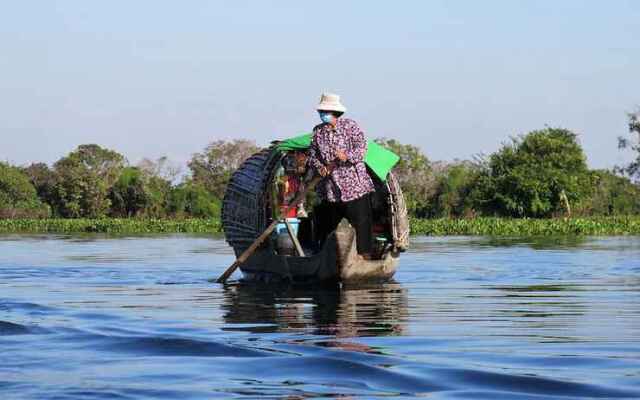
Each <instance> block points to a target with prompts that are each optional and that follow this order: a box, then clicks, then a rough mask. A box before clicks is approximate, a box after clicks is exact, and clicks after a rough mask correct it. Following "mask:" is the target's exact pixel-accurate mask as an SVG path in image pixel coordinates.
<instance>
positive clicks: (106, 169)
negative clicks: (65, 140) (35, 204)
mask: <svg viewBox="0 0 640 400" xmlns="http://www.w3.org/2000/svg"><path fill="white" fill-rule="evenodd" d="M124 164H125V159H124V157H123V156H122V155H121V154H119V153H117V152H115V151H113V150H109V149H104V148H102V147H100V146H98V145H96V144H83V145H80V146H78V148H77V149H76V150H75V151H73V152H71V153H69V154H68V155H67V156H66V157H64V158H62V159H60V160H58V161H57V162H56V163H55V164H54V166H53V169H54V171H55V173H56V176H57V184H56V187H55V197H56V199H57V201H56V202H57V205H56V206H57V211H58V214H59V215H61V216H63V217H71V218H77V217H88V218H98V217H103V216H105V215H106V214H107V212H108V211H109V207H110V205H111V201H110V200H109V198H108V191H109V188H110V187H111V186H112V185H113V184H114V183H115V181H116V180H117V179H118V177H119V176H120V171H121V170H122V168H123V167H124Z"/></svg>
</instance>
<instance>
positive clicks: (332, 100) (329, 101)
mask: <svg viewBox="0 0 640 400" xmlns="http://www.w3.org/2000/svg"><path fill="white" fill-rule="evenodd" d="M316 110H318V111H338V112H345V111H347V108H346V107H345V106H343V105H342V103H341V102H340V96H338V95H337V94H333V93H323V94H322V96H320V103H319V104H318V107H316Z"/></svg>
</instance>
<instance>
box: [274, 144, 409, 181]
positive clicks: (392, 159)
mask: <svg viewBox="0 0 640 400" xmlns="http://www.w3.org/2000/svg"><path fill="white" fill-rule="evenodd" d="M311 136H312V134H311V133H305V134H303V135H299V136H296V137H292V138H290V139H286V140H283V141H282V142H280V143H278V146H277V148H278V150H280V151H292V150H305V149H308V148H309V146H310V145H311ZM399 160H400V157H399V156H398V155H397V154H396V153H394V152H392V151H390V150H387V149H385V148H384V147H382V146H380V145H379V144H378V143H376V142H374V141H373V140H367V154H365V156H364V162H365V164H367V166H368V167H369V168H371V170H372V171H373V172H374V173H375V174H376V175H377V176H378V178H380V179H381V180H382V181H383V182H384V181H386V180H387V174H389V171H391V168H393V167H394V165H396V164H397V163H398V161H399Z"/></svg>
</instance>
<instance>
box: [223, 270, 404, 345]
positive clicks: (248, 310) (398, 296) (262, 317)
mask: <svg viewBox="0 0 640 400" xmlns="http://www.w3.org/2000/svg"><path fill="white" fill-rule="evenodd" d="M224 297H225V300H224V305H223V307H224V308H225V311H226V312H225V314H224V320H225V322H226V323H227V324H242V325H243V326H242V327H239V328H237V329H240V330H247V331H250V332H291V331H304V332H309V333H312V334H317V335H330V336H335V337H337V338H348V337H357V336H389V335H402V334H403V332H404V324H405V320H406V318H407V315H408V310H407V307H408V301H407V291H406V289H404V288H403V287H402V286H400V285H399V284H396V283H386V284H381V285H375V286H368V287H361V288H338V287H336V288H333V287H330V288H308V287H305V288H295V287H290V286H283V287H277V288H273V287H263V286H257V285H250V284H238V285H235V286H229V287H227V288H225V293H224ZM227 329H235V328H234V327H233V326H230V327H227Z"/></svg>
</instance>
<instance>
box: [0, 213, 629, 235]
mask: <svg viewBox="0 0 640 400" xmlns="http://www.w3.org/2000/svg"><path fill="white" fill-rule="evenodd" d="M92 232H95V233H124V234H148V233H211V234H220V233H222V224H221V223H220V220H218V219H197V218H192V219H137V218H101V219H64V218H49V219H2V220H0V233H92ZM411 233H412V235H425V236H462V235H464V236H553V235H578V236H601V235H607V236H612V235H614V236H622V235H640V217H638V216H617V217H588V218H555V219H532V218H521V219H514V218H487V217H482V218H469V219H450V218H438V219H418V218H412V219H411Z"/></svg>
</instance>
